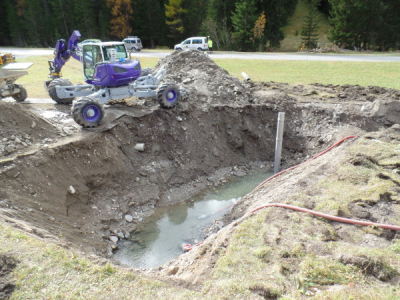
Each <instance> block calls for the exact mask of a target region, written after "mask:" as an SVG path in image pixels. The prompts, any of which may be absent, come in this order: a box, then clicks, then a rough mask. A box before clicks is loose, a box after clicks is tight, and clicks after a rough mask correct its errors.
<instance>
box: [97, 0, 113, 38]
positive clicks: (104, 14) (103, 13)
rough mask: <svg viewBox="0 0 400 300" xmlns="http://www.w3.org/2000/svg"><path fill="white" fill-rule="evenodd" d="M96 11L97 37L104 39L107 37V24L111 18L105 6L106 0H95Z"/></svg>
mask: <svg viewBox="0 0 400 300" xmlns="http://www.w3.org/2000/svg"><path fill="white" fill-rule="evenodd" d="M96 11H97V12H98V13H97V15H98V18H97V28H98V34H99V38H100V39H101V40H102V41H105V40H107V38H108V32H109V29H110V27H109V25H110V19H111V13H110V10H109V9H108V7H107V2H106V0H100V1H98V2H97V5H96V6H95V12H96Z"/></svg>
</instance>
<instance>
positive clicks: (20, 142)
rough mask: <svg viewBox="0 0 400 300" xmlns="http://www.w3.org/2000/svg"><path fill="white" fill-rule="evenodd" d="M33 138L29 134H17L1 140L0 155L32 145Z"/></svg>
mask: <svg viewBox="0 0 400 300" xmlns="http://www.w3.org/2000/svg"><path fill="white" fill-rule="evenodd" d="M32 143H33V141H32V138H31V137H30V136H29V135H28V134H17V135H11V136H9V137H5V138H2V139H1V140H0V156H3V155H7V154H11V153H13V152H15V151H17V150H21V149H24V148H28V147H30V146H32Z"/></svg>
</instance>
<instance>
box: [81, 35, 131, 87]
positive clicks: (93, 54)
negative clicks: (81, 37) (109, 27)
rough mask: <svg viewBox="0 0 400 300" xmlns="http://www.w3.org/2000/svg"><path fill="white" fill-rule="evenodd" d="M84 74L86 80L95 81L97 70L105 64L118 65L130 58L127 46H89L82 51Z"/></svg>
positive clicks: (105, 44)
mask: <svg viewBox="0 0 400 300" xmlns="http://www.w3.org/2000/svg"><path fill="white" fill-rule="evenodd" d="M82 57H83V73H84V75H85V79H86V80H94V79H95V77H96V74H97V73H98V72H97V71H96V70H97V68H98V67H100V66H101V65H102V64H105V63H118V62H122V61H125V59H127V58H128V56H127V53H126V49H125V46H124V45H123V44H114V43H96V44H87V45H84V46H83V49H82Z"/></svg>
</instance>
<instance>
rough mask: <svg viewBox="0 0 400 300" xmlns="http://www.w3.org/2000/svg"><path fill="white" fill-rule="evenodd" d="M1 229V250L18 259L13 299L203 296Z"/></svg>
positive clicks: (196, 297)
mask: <svg viewBox="0 0 400 300" xmlns="http://www.w3.org/2000/svg"><path fill="white" fill-rule="evenodd" d="M0 229H1V230H0V243H1V246H0V253H1V254H5V253H7V254H8V255H11V256H13V257H15V258H16V259H17V260H18V264H17V267H16V268H15V270H14V272H13V277H14V278H15V280H16V289H15V290H14V293H13V295H12V299H188V298H192V299H193V298H195V299H200V298H201V297H199V295H198V294H196V293H195V292H191V291H189V290H186V289H182V288H179V287H172V286H170V285H167V284H165V283H162V282H159V281H155V280H150V279H146V278H145V277H143V276H140V275H137V274H134V273H132V272H130V271H129V270H127V269H123V268H119V267H117V266H113V265H111V264H109V263H105V264H104V263H95V262H93V261H91V260H88V259H87V258H85V257H83V256H80V255H79V254H76V253H73V252H72V251H69V250H66V249H63V248H60V247H59V246H56V245H53V244H46V243H44V242H42V241H39V240H37V239H35V238H33V237H31V236H29V235H27V234H25V233H21V232H20V231H19V230H16V229H13V228H10V227H7V226H1V225H0Z"/></svg>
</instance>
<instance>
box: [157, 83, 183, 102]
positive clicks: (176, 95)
mask: <svg viewBox="0 0 400 300" xmlns="http://www.w3.org/2000/svg"><path fill="white" fill-rule="evenodd" d="M156 95H157V101H158V103H159V104H160V106H161V107H162V108H172V107H174V106H176V105H177V104H178V102H179V100H180V97H181V95H180V92H179V88H178V87H177V86H176V85H175V84H171V83H165V84H163V85H161V86H159V87H158V89H157V92H156Z"/></svg>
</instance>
